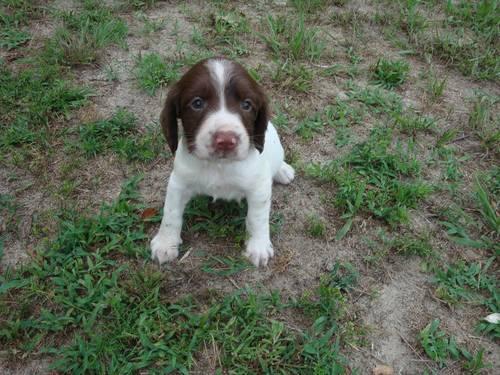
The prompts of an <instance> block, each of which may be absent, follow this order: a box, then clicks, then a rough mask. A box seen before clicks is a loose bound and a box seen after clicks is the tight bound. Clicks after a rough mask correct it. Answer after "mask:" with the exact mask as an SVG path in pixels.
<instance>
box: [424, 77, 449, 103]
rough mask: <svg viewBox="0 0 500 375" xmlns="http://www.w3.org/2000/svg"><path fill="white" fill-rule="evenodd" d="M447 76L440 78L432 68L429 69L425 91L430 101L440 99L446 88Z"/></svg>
mask: <svg viewBox="0 0 500 375" xmlns="http://www.w3.org/2000/svg"><path fill="white" fill-rule="evenodd" d="M446 82H447V78H446V77H445V78H442V79H440V78H439V77H438V76H437V74H436V72H434V70H431V72H430V75H429V78H428V80H427V92H428V94H429V96H430V98H431V100H432V101H437V100H438V99H440V98H441V97H442V96H443V94H444V90H445V89H446Z"/></svg>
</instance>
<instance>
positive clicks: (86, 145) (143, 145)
mask: <svg viewBox="0 0 500 375" xmlns="http://www.w3.org/2000/svg"><path fill="white" fill-rule="evenodd" d="M155 128H157V127H155ZM78 135H79V141H78V142H77V143H76V144H75V145H74V146H75V147H77V148H79V149H80V150H81V151H82V152H83V153H84V155H85V156H86V157H87V158H90V157H94V156H96V155H98V154H102V153H104V152H106V151H108V150H112V151H113V152H115V153H116V154H118V155H119V156H121V157H123V158H124V159H126V160H128V161H134V160H137V161H142V162H144V161H150V160H153V159H155V158H156V157H157V156H158V155H159V154H160V153H161V150H162V144H161V141H160V140H161V136H160V135H159V134H158V131H156V130H154V129H149V130H148V131H146V132H145V133H144V134H140V133H139V132H138V130H137V128H136V118H135V116H134V115H133V114H132V113H130V112H127V111H126V110H124V109H120V110H119V111H118V112H117V113H116V114H115V115H113V116H112V117H111V118H109V119H107V120H101V121H96V122H92V123H89V124H84V125H81V126H80V127H79V129H78Z"/></svg>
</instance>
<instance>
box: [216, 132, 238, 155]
mask: <svg viewBox="0 0 500 375" xmlns="http://www.w3.org/2000/svg"><path fill="white" fill-rule="evenodd" d="M212 143H213V147H214V149H215V150H216V151H218V152H223V153H226V152H231V151H234V150H235V149H236V147H237V146H238V143H239V137H238V135H237V134H236V133H235V132H232V131H223V130H219V131H217V132H216V133H215V134H214V136H213V139H212Z"/></svg>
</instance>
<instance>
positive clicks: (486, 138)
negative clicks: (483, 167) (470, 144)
mask: <svg viewBox="0 0 500 375" xmlns="http://www.w3.org/2000/svg"><path fill="white" fill-rule="evenodd" d="M498 103H500V98H498V97H496V96H490V95H486V94H484V93H481V92H479V93H476V95H475V97H473V98H472V109H471V112H470V115H469V122H468V125H469V128H470V129H471V130H472V132H473V134H474V135H475V136H476V137H478V138H479V140H480V142H481V145H482V147H483V148H484V149H485V150H486V151H492V152H493V153H498V152H499V151H500V130H499V129H498V122H499V120H500V118H499V116H498V113H497V112H496V111H495V109H496V108H498Z"/></svg>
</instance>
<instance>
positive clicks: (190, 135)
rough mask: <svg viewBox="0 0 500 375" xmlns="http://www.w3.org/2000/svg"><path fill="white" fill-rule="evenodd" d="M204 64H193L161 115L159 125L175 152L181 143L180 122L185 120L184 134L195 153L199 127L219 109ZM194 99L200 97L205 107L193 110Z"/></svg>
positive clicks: (168, 99)
mask: <svg viewBox="0 0 500 375" xmlns="http://www.w3.org/2000/svg"><path fill="white" fill-rule="evenodd" d="M205 61H206V60H203V61H200V62H199V63H197V64H196V65H194V66H193V67H192V68H191V69H190V70H189V71H188V72H187V73H186V74H184V76H182V78H181V79H180V80H179V82H177V83H176V84H175V85H174V86H173V87H172V88H171V89H170V91H169V93H168V96H167V100H166V102H165V106H164V107H163V111H162V112H161V116H160V123H161V126H162V129H163V134H164V135H165V138H166V139H167V142H168V145H169V147H170V150H171V151H172V153H175V151H176V150H177V145H178V142H179V137H178V127H177V119H178V118H180V119H181V120H182V127H183V129H184V135H185V137H186V140H187V144H188V147H189V149H190V151H192V149H193V148H194V140H195V137H196V133H197V131H198V128H199V126H200V125H201V123H202V122H203V120H204V118H205V117H206V116H207V114H208V113H210V112H211V111H213V110H215V108H217V103H218V101H219V99H218V97H217V92H216V90H215V88H214V86H213V83H212V82H211V80H210V74H209V71H208V69H207V67H206V66H205ZM195 98H200V99H201V100H202V101H203V108H200V109H199V110H196V109H195V108H194V107H193V105H192V104H193V100H194V99H195Z"/></svg>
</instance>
